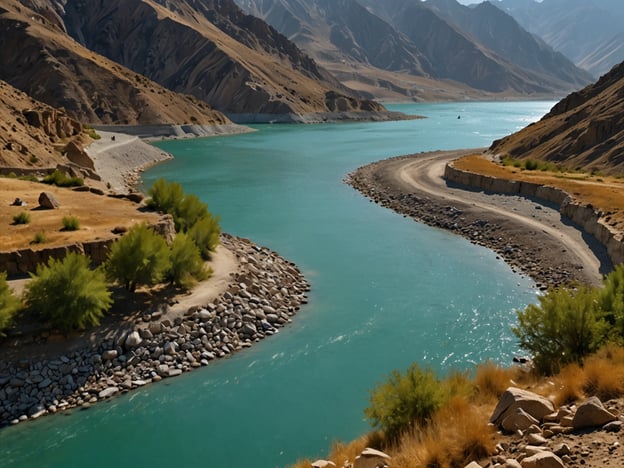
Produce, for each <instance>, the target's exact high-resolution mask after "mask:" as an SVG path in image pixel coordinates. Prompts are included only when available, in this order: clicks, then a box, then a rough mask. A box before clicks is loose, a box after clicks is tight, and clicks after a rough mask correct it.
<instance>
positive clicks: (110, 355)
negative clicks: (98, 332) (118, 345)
mask: <svg viewBox="0 0 624 468" xmlns="http://www.w3.org/2000/svg"><path fill="white" fill-rule="evenodd" d="M118 355H119V353H118V352H117V350H116V349H109V350H107V351H104V352H103V353H102V361H112V360H113V359H116V358H117V356H118Z"/></svg>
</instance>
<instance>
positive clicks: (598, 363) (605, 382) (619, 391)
mask: <svg viewBox="0 0 624 468" xmlns="http://www.w3.org/2000/svg"><path fill="white" fill-rule="evenodd" d="M583 373H584V377H585V378H584V385H583V389H584V390H585V393H586V394H587V395H595V396H597V397H598V398H600V400H601V401H607V400H610V399H612V398H617V397H619V396H621V395H624V365H622V363H615V362H613V361H612V360H610V359H606V358H604V357H601V356H592V357H590V358H589V359H587V360H586V361H585V365H584V366H583Z"/></svg>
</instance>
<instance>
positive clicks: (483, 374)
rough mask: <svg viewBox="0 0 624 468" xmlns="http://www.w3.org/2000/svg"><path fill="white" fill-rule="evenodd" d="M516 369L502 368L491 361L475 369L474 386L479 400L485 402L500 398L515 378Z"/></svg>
mask: <svg viewBox="0 0 624 468" xmlns="http://www.w3.org/2000/svg"><path fill="white" fill-rule="evenodd" d="M517 375H518V372H517V370H516V369H512V368H503V367H501V366H499V365H497V364H495V363H493V362H491V361H488V362H486V363H485V364H481V365H479V366H478V367H477V372H476V374H475V380H474V383H475V386H476V387H477V389H478V390H479V397H480V399H482V400H483V399H485V400H486V401H487V400H488V399H491V398H500V396H501V395H502V394H503V392H504V391H505V390H507V389H508V388H509V387H510V386H511V385H512V382H513V381H514V379H515V378H516V377H517Z"/></svg>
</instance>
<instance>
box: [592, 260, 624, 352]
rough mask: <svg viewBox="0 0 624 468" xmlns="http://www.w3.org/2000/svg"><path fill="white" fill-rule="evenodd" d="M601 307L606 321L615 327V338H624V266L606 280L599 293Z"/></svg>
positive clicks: (610, 274)
mask: <svg viewBox="0 0 624 468" xmlns="http://www.w3.org/2000/svg"><path fill="white" fill-rule="evenodd" d="M598 297H599V299H598V300H599V306H600V309H601V310H602V313H603V314H604V317H605V320H607V321H608V322H609V324H610V325H611V326H613V327H614V332H615V334H616V336H615V338H617V339H620V340H621V339H623V338H624V264H621V265H618V266H617V267H616V268H615V269H614V270H613V271H612V272H611V273H609V274H608V275H607V276H606V277H605V279H604V287H603V288H602V289H601V290H600V291H599V296H598Z"/></svg>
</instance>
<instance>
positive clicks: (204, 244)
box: [147, 179, 221, 259]
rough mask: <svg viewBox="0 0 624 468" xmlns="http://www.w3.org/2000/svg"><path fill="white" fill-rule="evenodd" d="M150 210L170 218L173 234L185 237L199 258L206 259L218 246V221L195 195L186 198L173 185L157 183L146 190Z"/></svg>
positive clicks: (177, 185)
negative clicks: (190, 242)
mask: <svg viewBox="0 0 624 468" xmlns="http://www.w3.org/2000/svg"><path fill="white" fill-rule="evenodd" d="M148 193H149V196H150V199H149V200H148V201H147V204H148V206H149V207H150V208H152V209H154V210H157V211H161V212H163V213H167V214H170V215H171V216H173V220H174V223H175V228H176V231H177V232H182V233H188V234H189V237H190V238H191V239H192V240H193V241H194V242H195V244H196V245H197V247H198V248H199V251H200V252H201V254H202V257H203V258H205V259H208V258H209V257H210V252H212V251H214V249H215V248H216V247H217V245H218V242H219V234H221V228H220V226H219V218H218V217H215V216H213V215H212V214H211V213H210V212H209V211H208V205H206V204H205V203H202V202H201V200H200V199H199V198H197V196H196V195H187V194H185V193H184V191H183V190H182V186H181V185H180V184H178V183H176V182H167V181H166V180H164V179H158V180H157V181H156V182H154V185H152V187H151V188H150V189H149V192H148Z"/></svg>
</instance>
